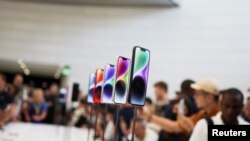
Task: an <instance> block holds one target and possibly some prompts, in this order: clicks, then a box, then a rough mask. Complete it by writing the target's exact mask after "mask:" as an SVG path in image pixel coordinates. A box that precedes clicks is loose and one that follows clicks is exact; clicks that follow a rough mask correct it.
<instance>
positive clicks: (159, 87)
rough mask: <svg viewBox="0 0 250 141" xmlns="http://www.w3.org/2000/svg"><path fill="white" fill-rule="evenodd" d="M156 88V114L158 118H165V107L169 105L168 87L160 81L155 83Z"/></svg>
mask: <svg viewBox="0 0 250 141" xmlns="http://www.w3.org/2000/svg"><path fill="white" fill-rule="evenodd" d="M154 88H155V96H156V103H155V114H156V115H158V116H163V115H164V110H165V106H166V105H167V104H168V103H169V99H168V85H167V84H166V83H165V82H163V81H159V82H157V83H155V85H154Z"/></svg>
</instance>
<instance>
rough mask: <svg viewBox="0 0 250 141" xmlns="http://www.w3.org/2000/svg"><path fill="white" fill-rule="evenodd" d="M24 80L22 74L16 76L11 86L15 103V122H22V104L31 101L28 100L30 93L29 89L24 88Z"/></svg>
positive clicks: (13, 118)
mask: <svg viewBox="0 0 250 141" xmlns="http://www.w3.org/2000/svg"><path fill="white" fill-rule="evenodd" d="M23 81H24V78H23V76H22V75H21V74H16V75H15V77H14V79H13V82H12V85H11V87H12V88H11V94H12V95H13V97H14V102H15V106H16V108H15V112H14V115H13V117H12V120H13V121H19V120H20V115H21V114H22V113H21V109H22V102H23V101H24V100H29V99H28V98H29V97H28V91H27V89H26V88H25V87H24V84H23Z"/></svg>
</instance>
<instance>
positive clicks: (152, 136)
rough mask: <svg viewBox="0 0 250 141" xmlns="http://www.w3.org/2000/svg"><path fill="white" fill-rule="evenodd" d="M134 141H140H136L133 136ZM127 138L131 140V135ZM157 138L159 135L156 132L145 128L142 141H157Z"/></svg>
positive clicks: (138, 140) (137, 140)
mask: <svg viewBox="0 0 250 141" xmlns="http://www.w3.org/2000/svg"><path fill="white" fill-rule="evenodd" d="M134 137H135V138H134V141H142V140H140V139H138V138H137V137H136V136H134ZM128 138H129V139H130V140H131V138H132V135H131V134H130V135H129V136H128ZM158 138H159V135H158V133H157V132H156V131H154V130H152V129H150V128H148V127H146V133H145V137H144V140H143V141H157V140H158Z"/></svg>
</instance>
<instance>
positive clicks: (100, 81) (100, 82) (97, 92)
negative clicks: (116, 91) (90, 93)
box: [94, 69, 104, 103]
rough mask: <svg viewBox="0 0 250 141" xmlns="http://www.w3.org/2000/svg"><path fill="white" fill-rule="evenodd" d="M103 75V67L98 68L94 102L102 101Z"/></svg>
mask: <svg viewBox="0 0 250 141" xmlns="http://www.w3.org/2000/svg"><path fill="white" fill-rule="evenodd" d="M103 76H104V71H103V69H97V70H96V79H95V90H94V103H100V102H101V93H102V85H103Z"/></svg>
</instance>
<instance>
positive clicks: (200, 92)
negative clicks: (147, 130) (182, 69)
mask: <svg viewBox="0 0 250 141" xmlns="http://www.w3.org/2000/svg"><path fill="white" fill-rule="evenodd" d="M191 87H192V88H193V89H195V96H194V97H195V102H196V104H197V106H198V108H199V109H201V110H200V111H199V112H197V113H195V114H193V115H192V116H190V117H186V116H185V115H184V114H178V117H177V121H173V120H170V119H167V118H164V117H160V116H157V115H153V114H152V113H149V112H145V111H143V116H144V118H146V119H147V120H148V121H149V122H152V123H155V124H157V125H159V126H160V127H162V129H163V130H165V131H166V132H169V133H185V134H190V133H191V131H192V130H193V128H194V125H195V124H196V123H197V121H198V120H200V119H202V118H204V117H207V116H208V117H211V116H214V115H216V114H217V113H218V112H219V106H218V99H219V87H218V84H217V81H216V80H215V79H203V80H201V81H198V82H196V83H194V84H192V85H191Z"/></svg>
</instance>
